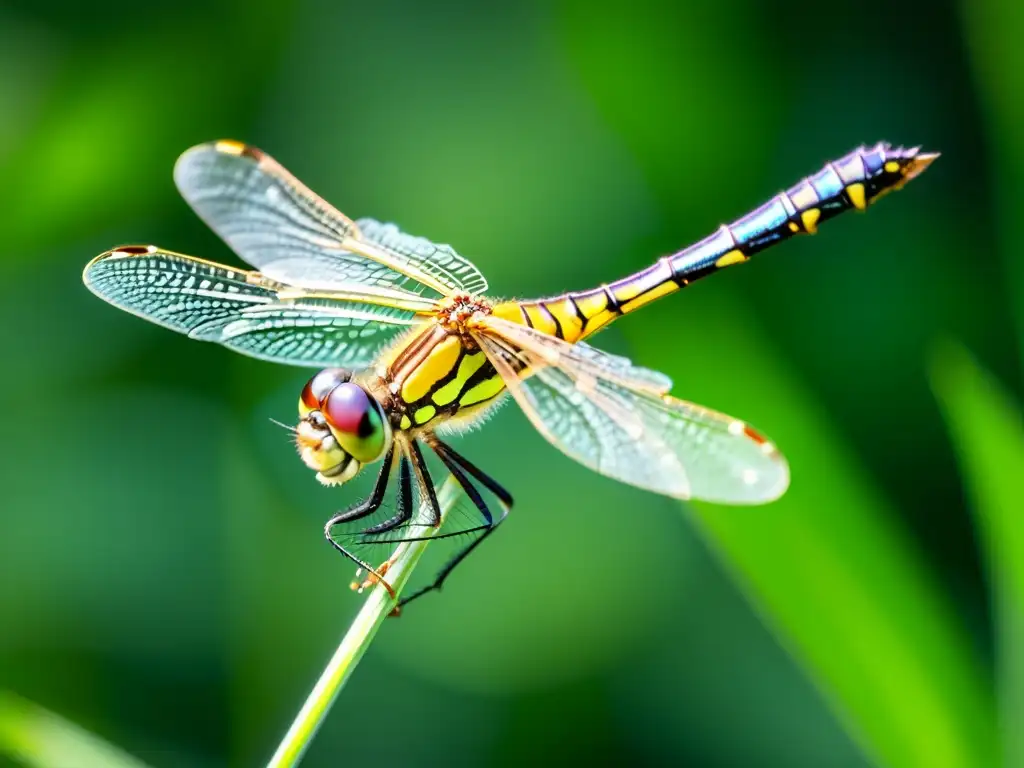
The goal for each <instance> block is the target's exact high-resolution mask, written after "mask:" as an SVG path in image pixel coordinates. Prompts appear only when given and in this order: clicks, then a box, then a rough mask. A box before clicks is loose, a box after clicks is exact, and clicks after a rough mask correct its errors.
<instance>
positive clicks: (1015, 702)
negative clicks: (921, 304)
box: [931, 343, 1024, 765]
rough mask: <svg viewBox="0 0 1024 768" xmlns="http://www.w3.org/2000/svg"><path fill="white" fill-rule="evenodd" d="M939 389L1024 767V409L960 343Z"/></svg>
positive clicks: (1001, 687) (1010, 750)
mask: <svg viewBox="0 0 1024 768" xmlns="http://www.w3.org/2000/svg"><path fill="white" fill-rule="evenodd" d="M931 381H932V388H933V389H934V390H935V394H936V397H937V398H938V400H939V403H940V405H941V406H942V410H943V412H944V414H945V417H946V421H947V423H948V424H949V432H950V436H951V438H952V441H953V446H954V448H955V450H956V453H957V456H958V458H959V461H960V465H961V468H962V474H963V478H964V483H965V485H966V488H967V492H968V495H969V497H970V501H971V504H972V506H973V508H974V513H975V515H976V517H977V522H978V528H979V530H980V534H981V536H980V538H981V542H982V546H983V549H984V552H985V556H986V558H985V559H986V561H987V564H988V571H989V578H990V580H991V583H992V589H993V592H994V600H993V612H994V614H995V623H996V639H995V645H996V666H997V683H996V685H997V695H998V698H999V704H1000V712H999V720H1000V725H1001V735H1002V740H1003V743H1002V747H1003V758H1004V762H1003V764H1004V765H1024V731H1022V730H1021V728H1020V724H1021V723H1024V528H1022V527H1021V525H1020V512H1021V509H1024V425H1022V419H1021V408H1020V406H1019V405H1017V404H1016V403H1014V402H1013V400H1012V398H1011V397H1010V396H1009V395H1008V394H1007V393H1006V392H1005V391H1004V390H1003V389H1002V388H1001V387H1000V386H999V385H998V383H997V382H996V381H995V380H993V379H992V377H991V376H989V375H988V374H987V373H986V372H985V371H984V370H982V369H981V368H979V367H978V365H977V364H976V363H975V361H974V360H973V358H972V357H971V356H970V354H969V353H968V352H967V351H966V350H965V349H963V348H962V347H960V346H959V345H955V344H952V343H947V344H944V345H943V346H942V347H940V348H939V349H938V350H937V352H936V354H935V356H934V358H933V360H932V365H931Z"/></svg>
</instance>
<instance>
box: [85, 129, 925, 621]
mask: <svg viewBox="0 0 1024 768" xmlns="http://www.w3.org/2000/svg"><path fill="white" fill-rule="evenodd" d="M936 157H937V155H936V154H925V153H921V152H920V151H919V150H918V149H917V148H912V149H904V148H901V147H897V148H893V147H890V146H889V145H887V144H877V145H875V146H873V147H861V148H859V149H856V150H854V151H853V152H851V153H850V154H848V155H846V156H844V157H843V158H841V159H839V160H836V161H834V162H831V163H828V164H827V165H825V167H824V168H823V169H822V170H821V171H819V172H818V173H816V174H814V175H813V176H809V177H807V178H805V179H803V180H802V181H800V182H799V183H797V184H796V185H795V186H793V187H791V188H790V189H788V190H787V191H785V192H780V193H779V194H777V195H776V196H775V197H773V198H772V199H771V200H769V201H768V202H767V203H765V204H764V205H762V206H761V207H760V208H757V209H756V210H754V211H753V212H751V213H749V214H747V215H746V216H744V217H743V218H741V219H738V220H737V221H735V222H733V223H732V224H729V225H723V226H721V227H719V229H718V230H716V231H715V233H714V234H712V235H710V236H709V237H707V238H705V239H704V240H701V241H700V242H698V243H696V244H694V245H691V246H690V247H688V248H686V249H684V250H682V251H679V252H678V253H675V254H672V255H670V256H665V257H663V258H660V259H658V260H657V261H656V262H655V263H654V264H652V265H651V266H650V267H648V268H646V269H644V270H642V271H640V272H637V273H636V274H634V275H630V276H628V277H625V278H622V279H621V280H617V281H615V282H612V283H609V284H605V285H600V286H598V287H596V288H591V289H588V290H583V291H575V292H570V293H564V294H561V295H559V296H554V297H551V298H544V299H537V300H532V301H498V300H494V299H490V298H487V297H486V296H485V293H486V290H487V281H486V280H485V279H484V277H483V275H481V274H480V272H479V271H478V270H477V269H476V267H474V266H473V264H471V263H470V262H469V261H468V260H467V259H465V258H463V257H462V256H460V255H459V254H458V253H456V252H455V251H454V250H453V249H452V248H451V247H450V246H447V245H435V244H433V243H431V242H429V241H428V240H425V239H423V238H418V237H412V236H410V235H407V234H404V233H403V232H400V231H399V230H398V229H397V228H396V227H395V226H394V225H391V224H382V223H380V222H378V221H375V220H373V219H360V220H357V221H353V220H352V219H349V218H348V217H346V216H344V215H343V214H342V213H340V212H339V211H337V210H335V209H334V208H333V207H331V206H330V205H329V204H328V203H326V202H325V201H324V200H322V199H321V198H320V197H318V196H317V195H315V194H314V193H313V192H312V191H310V190H309V189H308V188H306V187H305V186H304V185H303V184H302V183H301V182H299V181H298V180H297V179H295V178H294V177H293V176H292V175H291V174H289V173H288V172H287V171H286V170H285V169H284V168H282V167H281V166H280V165H279V164H278V163H277V162H275V161H274V160H273V159H272V158H270V157H269V156H268V155H266V154H264V153H263V152H261V151H259V150H258V149H255V148H253V147H249V146H246V145H244V144H240V143H238V142H234V141H218V142H215V143H211V144H204V145H201V146H198V147H195V148H193V149H190V150H189V151H187V152H186V153H185V154H184V155H182V157H181V158H180V159H179V161H178V163H177V165H176V167H175V171H174V178H175V181H176V182H177V185H178V188H179V189H180V190H181V193H182V195H183V196H184V197H185V199H186V200H187V201H188V202H189V204H190V205H191V206H192V207H193V208H194V209H195V211H196V212H197V213H198V214H199V215H200V216H201V217H202V218H203V220H205V221H206V223H207V224H209V226H210V227H212V228H213V230H214V231H215V232H217V233H218V234H219V235H220V236H221V237H222V238H223V239H224V240H225V241H227V243H228V245H230V246H231V247H232V248H233V249H234V250H235V252H236V253H237V254H238V255H239V256H241V257H242V258H243V259H244V260H245V261H247V262H248V263H249V264H251V265H252V266H254V267H255V268H256V269H257V270H259V271H246V270H241V269H236V268H233V267H227V266H222V265H220V264H215V263H213V262H209V261H204V260H201V259H197V258H193V257H191V256H184V255H181V254H178V253H173V252H171V251H165V250H162V249H160V248H157V247H155V246H124V247H121V248H115V249H114V250H111V251H108V252H107V253H104V254H102V255H101V256H98V257H97V258H96V259H94V260H93V261H92V262H90V263H89V265H88V266H87V267H86V268H85V274H84V279H85V282H86V285H88V286H89V288H90V289H92V291H94V292H95V293H96V294H97V295H98V296H100V297H101V298H103V299H106V300H107V301H109V302H110V303H112V304H114V305H116V306H119V307H121V308H122V309H125V310H127V311H129V312H132V313H133V314H137V315H139V316H140V317H144V318H146V319H148V320H151V321H153V322H156V323H159V324H161V325H164V326H166V327H168V328H172V329H174V330H176V331H180V332H182V333H187V334H188V335H189V336H190V337H191V338H194V339H199V340H201V341H215V342H218V343H220V344H223V345H224V346H226V347H230V348H232V349H235V350H237V351H239V352H242V353H244V354H247V355H251V356H253V357H258V358H262V359H264V360H271V361H274V362H278V363H286V364H290V365H301V366H316V367H323V368H324V370H322V371H320V372H319V373H318V374H316V375H315V376H313V378H312V379H310V380H309V383H307V384H306V386H305V387H304V388H303V390H302V393H301V396H300V398H299V423H298V427H297V428H296V429H295V439H296V442H297V445H298V449H299V454H300V455H301V457H302V460H303V461H304V462H305V463H306V465H307V466H308V467H310V468H311V469H313V470H315V471H316V473H317V478H319V480H320V481H321V482H323V483H325V484H327V485H341V484H343V483H346V482H348V481H350V480H352V479H353V478H354V477H356V476H357V475H358V474H359V473H360V470H362V468H363V467H364V466H365V465H368V464H374V463H377V462H379V463H380V470H379V473H378V475H377V480H376V483H375V485H374V487H373V490H372V492H371V493H370V494H369V496H368V497H367V498H366V499H364V500H363V501H361V502H359V503H358V504H356V505H354V506H352V507H351V508H349V509H346V510H345V511H343V512H340V513H338V514H336V515H334V516H333V517H332V518H331V519H330V520H328V521H327V524H326V526H325V528H324V530H325V534H326V536H327V539H328V541H330V542H331V544H332V545H333V546H334V547H335V548H337V549H338V550H339V551H340V552H342V553H343V554H344V555H346V556H347V557H349V558H351V559H352V560H353V561H355V563H356V564H357V568H358V570H357V575H356V582H355V583H354V584H353V587H355V588H357V589H361V588H363V587H367V586H370V585H371V584H374V583H377V582H381V583H383V584H384V585H385V586H386V587H387V588H388V589H389V590H390V589H391V587H390V585H388V583H387V571H388V568H389V567H390V565H391V559H390V557H391V556H392V554H393V552H394V550H395V548H396V547H397V546H398V544H399V543H401V542H403V541H408V540H410V537H412V536H413V534H412V533H410V530H412V529H414V528H415V527H416V526H422V525H426V526H435V527H436V526H439V525H441V523H442V520H441V512H440V509H439V506H438V503H437V497H436V493H435V477H434V475H433V474H432V473H431V470H430V469H429V468H428V464H427V460H426V458H425V456H424V451H423V449H422V447H424V446H425V447H426V448H428V449H429V451H430V453H432V454H433V455H434V456H435V457H436V460H437V462H436V463H439V465H440V468H441V471H443V472H446V473H450V474H451V475H452V476H453V477H454V478H455V480H456V481H457V482H458V483H459V484H460V485H461V486H462V488H463V490H464V491H465V495H466V497H467V499H468V500H469V503H470V506H469V507H468V509H466V510H464V511H463V514H460V515H454V516H451V517H450V518H449V519H448V520H447V521H446V522H445V528H444V529H442V532H439V533H437V534H436V535H435V536H433V538H435V539H436V538H445V537H455V536H465V537H466V540H465V542H464V544H463V546H462V547H461V548H460V549H459V551H458V552H457V553H456V554H455V556H454V557H453V558H452V559H451V560H450V561H449V562H448V563H447V564H446V565H445V566H444V567H442V568H441V569H440V571H439V572H438V573H437V575H436V577H435V578H434V579H433V581H431V582H429V583H428V584H426V586H424V587H423V588H422V589H419V590H416V591H414V592H412V594H409V595H407V596H404V597H403V599H402V601H401V602H400V603H399V606H401V605H403V604H405V603H408V602H409V601H410V600H413V599H415V598H416V597H419V596H420V595H422V594H424V593H425V592H428V591H430V590H431V589H439V588H440V587H441V585H442V583H443V582H444V580H445V578H446V577H447V576H448V574H449V573H451V571H452V569H453V568H455V566H456V565H458V564H459V563H460V562H461V561H462V560H463V559H464V558H465V557H466V556H467V555H468V554H469V553H470V552H472V551H473V549H475V548H476V547H477V546H478V545H479V544H480V543H481V542H482V541H483V540H484V539H485V538H487V536H489V535H490V534H491V533H493V532H494V531H495V530H496V529H497V527H498V525H499V524H500V523H501V522H502V521H503V520H504V519H505V517H506V515H507V514H508V511H509V509H510V508H511V506H512V497H511V496H510V495H509V493H508V492H507V491H505V489H504V488H502V487H501V486H500V485H499V484H498V483H497V482H496V481H495V480H493V479H492V478H491V477H490V476H489V475H488V474H487V473H485V472H484V471H482V470H481V469H479V468H477V467H476V466H475V465H474V464H472V463H471V462H470V461H469V460H468V459H466V458H464V457H463V456H461V455H460V454H459V453H457V452H456V451H455V450H454V449H453V448H451V447H450V446H449V445H448V444H447V443H445V442H444V441H443V440H442V439H441V438H442V437H443V436H445V435H447V434H451V433H455V432H458V431H459V430H460V429H463V428H465V427H467V426H469V425H471V424H474V423H476V422H478V421H479V420H480V419H482V418H484V417H485V416H486V414H487V413H488V412H489V411H490V410H491V409H493V408H494V407H495V406H496V405H497V404H498V403H499V402H500V401H501V400H502V399H503V397H504V395H505V394H506V393H507V394H510V395H511V396H512V398H513V399H514V400H515V401H516V402H517V403H518V405H519V407H520V408H521V409H522V410H523V412H524V413H525V414H526V415H527V417H528V418H529V419H530V421H531V422H532V423H533V424H534V426H535V427H536V428H537V429H538V431H540V433H541V434H542V435H544V437H545V438H547V440H548V441H550V442H551V443H552V444H553V445H555V446H556V447H557V448H559V449H561V450H562V451H563V452H565V453H566V454H568V455H569V456H571V457H572V458H574V459H576V460H577V461H579V462H581V463H582V464H585V465H586V466H588V467H590V468H592V469H594V470H595V471H597V472H600V473H601V474H603V475H607V476H608V477H611V478H615V479H617V480H621V481H622V482H625V483H630V484H632V485H636V486H639V487H641V488H646V489H648V490H651V491H654V492H655V493H660V494H664V495H667V496H673V497H676V498H681V499H686V498H694V499H705V500H708V501H713V502H719V503H724V504H759V503H764V502H768V501H771V500H773V499H776V498H777V497H779V496H780V495H781V494H782V493H783V492H784V491H785V490H786V487H787V486H788V484H789V470H788V467H787V465H786V462H785V460H784V459H783V457H782V455H781V454H780V453H779V451H778V450H777V449H776V447H775V445H774V444H773V443H771V442H770V441H769V440H768V439H767V438H765V437H764V436H763V435H761V434H760V433H759V432H757V431H756V430H755V429H753V428H752V427H751V426H750V425H748V424H747V423H745V422H743V421H739V420H738V419H733V418H730V417H729V416H725V415H723V414H721V413H717V412H715V411H711V410H708V409H706V408H701V407H700V406H697V405H694V404H692V403H688V402H685V401H682V400H677V399H675V398H673V397H671V396H670V395H669V394H668V391H669V389H670V387H671V381H670V380H669V379H668V378H667V377H666V376H664V375H663V374H661V373H657V372H655V371H651V370H648V369H646V368H640V367H638V366H636V365H633V363H631V362H630V361H629V360H627V359H625V358H623V357H618V356H614V355H610V354H608V353H606V352H602V351H600V350H598V349H596V348H594V347H592V346H590V345H589V344H587V343H586V341H585V340H586V339H588V338H589V337H590V336H592V335H593V334H595V333H596V332H597V331H599V330H601V329H602V328H604V327H606V326H607V325H608V324H609V323H610V322H611V321H612V320H614V319H616V318H617V317H620V316H621V315H625V314H629V313H630V312H633V311H634V310H636V309H639V308H640V307H643V306H645V305H646V304H648V303H650V302H651V301H653V300H654V299H657V298H660V297H662V296H665V295H667V294H670V293H673V292H675V291H677V290H679V289H680V288H683V287H685V286H687V285H689V284H690V283H692V282H694V281H695V280H698V279H700V278H702V277H705V276H707V275H710V274H712V273H713V272H717V271H719V270H720V269H724V268H725V267H728V266H732V265H733V264H740V263H742V262H744V261H746V260H747V259H749V258H750V257H751V256H752V255H754V254H755V253H758V252H760V251H762V250H764V249H765V248H768V247H769V246H771V245H774V244H775V243H778V242H781V241H783V240H785V239H787V238H788V237H791V236H792V235H796V234H801V233H806V234H813V233H814V232H815V231H816V230H817V227H818V225H819V224H820V223H821V222H823V221H826V220H827V219H830V218H832V217H833V216H836V215H838V214H840V213H842V212H843V211H847V210H850V209H857V210H864V209H865V208H867V207H868V205H869V204H871V203H872V202H874V201H875V200H877V199H878V198H880V197H881V196H882V195H884V194H885V193H887V192H890V191H892V190H894V189H899V188H900V187H902V186H903V185H904V184H905V183H907V182H908V181H910V180H911V179H913V178H914V177H915V176H917V175H918V174H920V173H921V172H922V171H924V170H925V168H927V167H928V165H929V164H930V163H931V162H932V161H933V160H934V159H935V158H936ZM435 474H436V470H435ZM393 484H397V493H396V494H394V498H393V499H392V500H391V501H390V502H388V501H386V497H387V491H388V488H389V485H393ZM488 499H489V500H488ZM421 510H422V511H421ZM448 528H450V529H451V530H447V529H448ZM369 551H383V552H384V553H385V554H384V555H383V556H382V557H381V558H377V559H374V558H372V557H369V556H367V555H365V554H363V553H364V552H369Z"/></svg>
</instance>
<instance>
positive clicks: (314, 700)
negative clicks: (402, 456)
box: [267, 477, 461, 768]
mask: <svg viewBox="0 0 1024 768" xmlns="http://www.w3.org/2000/svg"><path fill="white" fill-rule="evenodd" d="M460 493H461V488H460V487H459V485H458V483H457V482H455V480H454V478H452V477H449V478H448V480H447V481H446V482H445V484H444V485H442V486H441V488H440V489H439V491H438V495H437V500H438V504H439V505H440V507H441V516H442V519H443V518H444V517H445V516H446V515H447V514H448V511H449V510H450V509H451V508H452V507H453V506H454V504H455V501H456V500H457V499H458V497H459V494H460ZM411 530H413V531H415V533H413V535H414V536H419V537H424V538H423V540H422V541H412V542H407V543H405V544H401V545H399V547H398V549H397V552H396V554H395V558H394V560H393V564H392V565H391V567H390V568H389V569H388V573H387V580H388V583H389V584H390V585H391V587H392V589H394V591H395V593H396V594H400V593H401V591H402V588H403V587H404V586H405V584H406V582H407V581H408V580H409V576H410V575H411V574H412V569H413V568H415V567H416V563H417V562H418V561H419V559H420V557H421V556H422V555H423V551H424V550H425V549H426V546H427V544H428V543H429V541H427V540H426V539H427V538H428V537H429V536H431V535H432V534H433V533H436V531H437V529H436V528H434V527H432V526H422V527H420V528H419V530H417V529H416V528H413V529H411ZM394 607H395V600H394V599H393V598H392V597H391V595H390V594H389V593H388V591H387V590H386V589H385V588H384V587H383V586H381V585H380V584H378V585H376V586H374V587H373V588H372V589H371V590H370V594H369V595H368V596H367V598H366V602H365V603H364V604H363V607H362V608H361V609H360V610H359V613H358V614H356V618H355V620H354V621H353V622H352V626H350V627H349V629H348V632H346V633H345V636H344V637H343V638H342V639H341V644H340V645H339V646H338V648H337V650H336V651H335V652H334V655H333V656H332V657H331V660H330V661H329V662H328V663H327V667H326V668H325V669H324V671H323V674H321V675H320V679H319V680H317V682H316V685H314V686H313V690H312V691H310V693H309V696H308V697H307V698H306V703H305V704H303V705H302V709H301V710H299V714H298V715H297V716H296V717H295V720H294V722H292V725H291V728H289V729H288V732H287V733H286V734H285V736H284V739H282V740H281V743H280V745H279V746H278V748H277V751H276V752H274V756H273V757H272V758H270V762H269V763H268V764H267V765H268V768H289V767H290V766H294V765H298V763H299V761H300V760H301V759H302V755H303V754H304V753H305V752H306V750H307V749H308V748H309V745H310V743H311V742H312V740H313V736H314V735H315V734H316V732H317V730H318V729H319V728H320V724H321V723H322V722H323V721H324V718H325V717H326V716H327V713H328V712H329V711H330V709H331V705H332V704H334V700H335V699H336V698H337V697H338V692H339V691H340V690H341V688H342V686H344V685H345V682H346V681H347V680H348V678H349V677H350V676H351V675H352V670H354V669H355V666H356V664H357V663H358V662H359V660H360V659H361V658H362V657H363V654H364V653H366V649H367V648H368V647H369V646H370V641H371V640H373V637H374V635H376V634H377V630H378V629H379V628H380V625H381V624H382V623H383V622H384V619H386V618H387V617H388V614H390V613H391V611H392V609H393V608H394Z"/></svg>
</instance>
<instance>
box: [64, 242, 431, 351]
mask: <svg viewBox="0 0 1024 768" xmlns="http://www.w3.org/2000/svg"><path fill="white" fill-rule="evenodd" d="M83 277H84V279H85V283H86V285H87V286H88V287H89V289H90V290H92V291H93V293H95V294H96V295H97V296H99V297H100V298H102V299H104V300H106V301H108V302H110V303H111V304H113V305H114V306H117V307H120V308H121V309H124V310H126V311H128V312H131V313H132V314H134V315H138V316H139V317H142V318H145V319H146V320H150V321H152V322H154V323H157V324H159V325H162V326H164V327H166V328H170V329H172V330H175V331H178V332H179V333H184V334H187V335H188V336H189V337H191V338H194V339H199V340H202V341H214V342H217V343H219V344H223V345H224V346H226V347H230V348H231V349H234V350H236V351H238V352H241V353H243V354H246V355H249V356H251V357H257V358H260V359H264V360H271V361H273V362H277V363H285V364H288V365H301V366H316V367H325V366H333V365H338V366H344V367H349V368H362V367H365V366H367V365H369V364H370V363H371V362H372V361H373V359H374V357H375V356H376V354H377V353H378V352H379V351H380V349H381V347H382V346H383V345H384V344H386V343H387V342H388V341H390V340H391V339H393V338H394V337H395V335H396V334H398V333H400V332H402V331H403V330H404V329H405V328H407V327H408V326H409V325H412V324H413V323H414V322H416V319H417V317H418V315H417V314H416V312H414V311H412V310H408V309H400V308H397V307H395V306H393V305H388V304H382V303H372V302H371V301H370V299H371V298H373V297H367V300H355V299H341V298H324V297H322V296H309V295H307V294H304V293H301V292H296V291H294V290H291V289H289V290H288V291H287V292H286V291H284V290H282V286H280V285H277V284H276V283H274V282H273V281H270V280H267V279H266V278H265V277H263V276H262V275H260V274H259V273H256V272H248V271H245V270H235V269H231V268H230V267H225V266H222V265H220V264H214V263H212V262H208V261H203V260H202V259H195V258H192V257H190V256H184V255H182V254H178V253H172V252H170V251H163V250H160V249H157V248H155V247H154V246H128V247H125V248H121V249H116V250H113V251H108V252H107V253H105V254H103V255H101V256H99V257H97V258H96V259H94V260H93V261H91V262H90V263H89V264H88V266H86V268H85V274H84V276H83Z"/></svg>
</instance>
